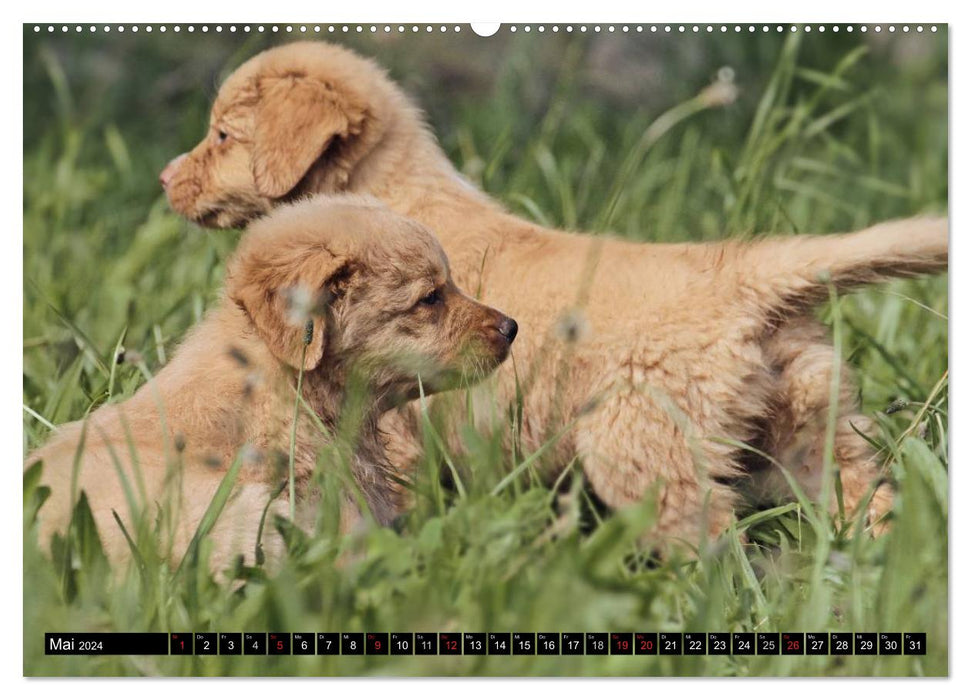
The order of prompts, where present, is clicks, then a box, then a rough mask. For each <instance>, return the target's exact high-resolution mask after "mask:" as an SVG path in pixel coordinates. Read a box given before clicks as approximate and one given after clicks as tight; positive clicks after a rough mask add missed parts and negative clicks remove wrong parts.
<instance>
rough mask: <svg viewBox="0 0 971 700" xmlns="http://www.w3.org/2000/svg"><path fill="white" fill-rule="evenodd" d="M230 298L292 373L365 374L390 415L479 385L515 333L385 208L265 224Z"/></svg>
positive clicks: (333, 205)
mask: <svg viewBox="0 0 971 700" xmlns="http://www.w3.org/2000/svg"><path fill="white" fill-rule="evenodd" d="M227 291H228V293H229V296H230V298H232V299H233V300H234V301H235V302H236V303H237V304H238V305H239V306H240V307H241V308H242V309H243V310H244V311H245V312H246V314H247V315H248V316H249V318H250V319H251V321H252V324H253V327H254V330H255V331H256V333H257V334H258V335H259V336H260V338H261V339H262V340H263V342H264V343H266V345H267V347H268V348H269V349H270V351H271V352H273V354H274V355H275V356H276V357H277V358H278V359H280V360H281V361H283V362H285V363H287V364H289V365H291V366H293V367H300V366H301V361H302V362H303V364H302V366H303V368H304V369H305V370H306V371H308V372H321V373H334V374H336V375H339V376H344V374H345V373H346V371H350V370H360V371H361V372H362V375H363V376H365V377H367V381H368V383H369V384H370V386H371V389H372V390H373V391H374V393H375V394H376V395H378V396H379V397H380V399H381V400H382V401H383V402H385V403H386V404H387V405H395V404H397V403H400V402H403V401H405V400H408V399H411V398H415V397H416V396H418V394H419V381H420V382H421V386H422V387H423V389H424V391H425V392H426V393H432V392H435V391H441V390H444V389H448V388H453V387H455V386H457V385H459V384H462V383H465V382H468V383H471V382H474V381H478V380H479V379H482V378H483V377H485V376H486V375H487V374H488V373H489V372H491V371H493V370H494V369H495V368H496V367H498V366H499V364H500V363H502V361H503V360H504V359H505V358H506V356H507V355H508V354H509V348H510V345H511V343H512V342H513V340H514V338H515V337H516V332H517V326H516V322H515V321H513V320H512V319H510V318H508V317H506V316H504V315H503V314H502V313H500V312H498V311H496V310H495V309H492V308H490V307H487V306H484V305H482V304H480V303H478V302H476V301H475V300H473V299H470V298H469V297H467V296H466V295H465V294H463V293H462V292H461V291H459V289H458V288H457V287H456V286H455V284H454V283H453V282H452V280H451V277H450V276H449V270H448V261H447V260H446V258H445V254H444V253H443V252H442V249H441V247H440V246H439V245H438V242H437V241H436V240H435V238H434V237H433V236H432V235H431V234H430V233H429V232H428V231H427V229H425V228H423V227H422V226H420V225H418V224H417V223H415V222H412V221H409V220H407V219H404V218H402V217H399V216H397V215H394V214H392V213H391V212H390V211H388V210H387V209H386V208H384V207H383V206H382V205H379V204H378V203H377V202H376V201H375V200H371V199H364V198H359V197H353V198H351V197H338V198H331V197H317V198H314V199H312V200H306V201H304V202H301V203H299V204H295V205H290V206H287V207H283V208H281V209H279V210H277V211H276V212H275V213H274V214H273V215H272V216H270V217H268V218H266V219H263V220H261V221H259V222H257V223H256V224H254V225H253V226H252V227H251V229H250V232H249V233H248V234H247V236H246V237H245V238H244V239H243V241H242V242H241V243H240V247H239V250H238V253H237V256H236V258H235V259H234V261H233V262H232V263H231V265H230V270H229V274H228V282H227Z"/></svg>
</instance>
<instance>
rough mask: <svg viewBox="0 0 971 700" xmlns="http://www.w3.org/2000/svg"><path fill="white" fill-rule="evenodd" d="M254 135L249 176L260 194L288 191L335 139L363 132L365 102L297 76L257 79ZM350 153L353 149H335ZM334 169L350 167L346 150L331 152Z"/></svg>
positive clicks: (345, 139) (344, 139)
mask: <svg viewBox="0 0 971 700" xmlns="http://www.w3.org/2000/svg"><path fill="white" fill-rule="evenodd" d="M258 92H259V100H258V102H257V107H256V115H255V124H254V126H255V128H254V132H253V133H254V136H253V160H252V169H253V178H254V180H255V181H256V189H257V191H259V193H260V194H262V195H263V196H264V197H269V198H271V199H277V198H279V197H282V196H284V195H285V194H287V193H288V192H290V191H291V190H292V189H293V188H294V187H296V186H297V183H299V182H300V180H301V179H302V178H303V177H304V175H306V174H307V171H308V170H310V167H311V166H312V165H313V164H314V162H315V161H316V160H317V159H318V158H320V156H321V155H323V154H324V151H326V150H327V149H328V148H329V147H330V146H331V145H332V144H333V143H334V142H335V140H338V141H340V142H342V143H343V142H352V141H353V140H355V139H356V138H357V137H360V136H361V134H362V132H363V131H364V123H365V121H366V119H367V117H368V115H367V112H366V108H365V107H364V105H363V104H362V103H360V102H358V101H356V100H354V99H353V98H352V96H351V95H350V94H349V93H346V92H344V91H338V90H336V89H335V88H334V87H333V86H331V85H330V84H328V83H323V82H320V81H317V80H312V79H310V78H305V77H300V76H286V77H278V78H263V79H261V80H260V81H259V82H258ZM340 150H341V151H348V152H350V151H353V150H355V149H353V148H350V149H345V148H342V149H340ZM335 155H338V156H343V158H337V160H338V161H341V162H336V163H334V164H333V166H334V167H336V168H338V169H339V168H341V167H343V168H346V170H347V172H346V173H344V175H343V182H342V183H340V184H341V185H343V184H346V180H347V176H348V174H349V171H350V167H351V166H352V165H353V163H347V162H343V161H346V160H347V155H348V153H340V154H335Z"/></svg>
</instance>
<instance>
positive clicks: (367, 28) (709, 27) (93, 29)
mask: <svg viewBox="0 0 971 700" xmlns="http://www.w3.org/2000/svg"><path fill="white" fill-rule="evenodd" d="M85 29H86V30H87V31H88V32H89V33H92V34H94V33H97V32H104V33H111V32H117V33H119V34H123V33H125V32H130V33H132V34H137V33H139V32H144V33H146V34H151V33H152V32H155V31H157V32H159V33H162V34H164V33H166V32H170V31H171V32H174V33H176V34H179V33H181V32H183V31H185V32H188V33H189V34H193V33H196V32H200V33H202V34H207V33H209V32H215V33H217V34H219V33H222V32H229V33H231V34H232V33H237V32H242V33H250V32H260V33H284V34H310V33H312V34H348V33H362V32H370V33H372V34H377V33H380V32H383V33H386V34H390V33H391V32H397V33H399V34H404V33H406V32H411V33H413V34H417V33H419V32H425V33H432V32H435V31H437V32H439V33H445V32H449V31H452V32H456V33H458V32H461V31H462V28H461V27H460V26H459V25H444V24H439V25H431V24H424V25H418V24H409V25H405V24H397V25H391V24H383V25H377V24H371V25H365V24H326V25H325V24H266V25H264V24H259V25H250V24H245V25H235V24H229V25H222V24H214V25H208V24H203V25H194V24H188V25H179V24H175V25H165V24H162V25H151V24H144V25H138V24H131V25H125V24H115V25H112V24H105V25H94V24H92V25H80V24H75V25H67V24H59V25H54V24H48V25H40V24H35V25H34V32H35V33H41V32H44V31H46V32H47V33H48V34H54V33H55V32H57V31H60V32H61V33H63V34H66V33H68V32H70V31H72V30H73V31H74V32H75V33H78V34H80V33H82V32H84V31H85ZM505 29H506V30H507V31H508V32H510V33H513V34H514V33H516V32H519V31H522V32H525V33H527V34H528V33H530V32H532V31H534V30H535V31H536V32H537V33H540V34H543V33H545V32H547V31H550V32H554V33H557V32H561V31H563V32H567V33H571V32H580V33H585V32H593V33H600V32H603V31H606V32H608V33H613V32H618V31H619V32H622V33H630V32H635V33H644V32H650V33H655V34H656V33H664V34H702V33H704V34H715V33H720V34H727V33H729V32H732V33H735V34H741V33H743V32H747V33H749V34H756V33H762V34H768V33H770V32H775V33H777V34H778V33H783V32H786V31H788V32H790V33H791V32H799V31H802V32H817V33H825V32H833V33H839V32H846V33H852V32H854V31H859V32H862V33H866V32H868V31H873V32H877V33H881V32H884V31H886V32H889V33H891V34H893V33H897V32H901V33H904V34H907V33H910V32H912V31H913V32H917V33H923V32H924V31H925V30H927V31H930V32H932V33H933V32H937V29H938V27H937V25H935V24H931V25H923V24H914V25H911V24H901V25H896V24H888V25H882V24H873V25H867V24H860V25H853V24H847V25H838V24H833V25H823V24H820V25H811V24H802V25H798V24H786V25H783V24H771V25H770V24H746V25H743V24H651V25H642V24H636V25H628V24H623V25H614V24H608V25H600V24H595V25H586V24H580V25H572V24H567V25H562V26H561V25H556V24H554V25H550V26H549V27H547V26H546V25H542V24H540V25H535V26H534V25H528V24H527V25H515V24H513V25H509V26H508V27H505Z"/></svg>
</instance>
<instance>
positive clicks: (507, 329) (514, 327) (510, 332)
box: [498, 316, 519, 343]
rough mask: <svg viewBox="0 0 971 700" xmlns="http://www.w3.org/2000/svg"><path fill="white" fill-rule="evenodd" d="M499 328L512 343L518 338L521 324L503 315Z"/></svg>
mask: <svg viewBox="0 0 971 700" xmlns="http://www.w3.org/2000/svg"><path fill="white" fill-rule="evenodd" d="M498 328H499V332H500V333H501V334H502V336H503V337H504V338H505V339H506V340H507V341H508V342H510V343H511V342H512V341H514V340H515V339H516V334H517V333H518V332H519V324H518V323H516V322H515V321H514V320H513V319H511V318H509V317H508V316H503V317H502V321H500V322H499V326H498Z"/></svg>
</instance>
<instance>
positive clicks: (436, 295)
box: [418, 289, 442, 306]
mask: <svg viewBox="0 0 971 700" xmlns="http://www.w3.org/2000/svg"><path fill="white" fill-rule="evenodd" d="M441 301H442V295H441V293H440V292H439V291H438V290H437V289H435V290H433V291H432V293H431V294H428V295H427V296H423V297H422V298H421V299H419V300H418V303H419V304H421V305H422V306H435V304H439V303H441Z"/></svg>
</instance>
